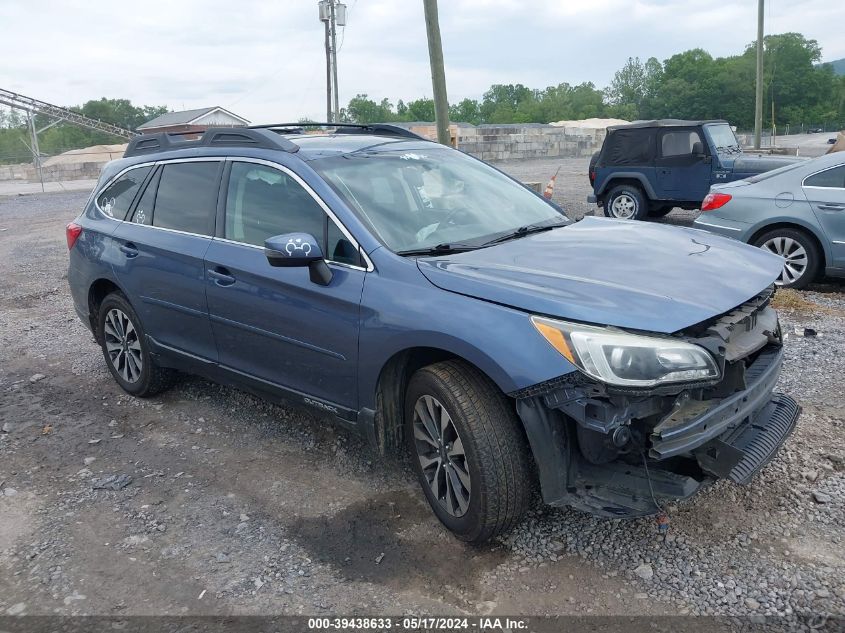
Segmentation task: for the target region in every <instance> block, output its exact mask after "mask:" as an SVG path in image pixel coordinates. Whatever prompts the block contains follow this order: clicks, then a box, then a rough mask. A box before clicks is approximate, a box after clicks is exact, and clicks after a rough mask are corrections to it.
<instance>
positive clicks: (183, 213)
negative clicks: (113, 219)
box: [113, 159, 224, 362]
mask: <svg viewBox="0 0 845 633" xmlns="http://www.w3.org/2000/svg"><path fill="white" fill-rule="evenodd" d="M223 164H224V162H223V161H222V160H220V159H189V160H181V161H172V162H166V163H163V164H161V165H159V166H158V167H157V171H156V173H155V174H154V175H153V177H152V179H151V180H150V181H149V183H148V184H147V186H146V189H145V190H144V192H143V194H142V195H141V197H140V198H139V200H138V202H137V204H135V207H134V211H133V212H132V214H131V216H130V218H129V220H128V221H126V222H123V223H122V224H121V225H120V226H119V227H118V228H117V230H116V231H115V232H114V234H113V238H114V239H115V240H116V241H117V243H118V248H119V250H120V256H119V259H118V260H117V263H116V264H115V273H116V275H117V278H118V280H119V281H120V283H121V284H122V286H123V287H124V288H125V289H126V291H127V292H128V293H129V300H130V301H131V302H132V305H133V307H134V308H135V309H136V310H137V312H138V314H139V316H140V317H141V322H142V323H143V324H144V329H145V330H146V332H147V335H148V336H150V337H151V338H152V339H153V342H154V343H155V344H156V345H158V346H160V347H164V348H171V349H172V350H176V351H178V352H182V353H186V354H189V355H191V356H195V357H198V358H199V359H202V360H203V361H206V362H214V361H215V360H216V357H217V348H216V346H215V344H214V337H213V335H212V332H211V324H210V322H209V319H208V304H207V302H206V298H205V284H204V279H205V268H204V265H203V258H204V256H205V252H206V250H207V249H208V246H209V244H210V243H211V235H212V234H213V233H214V225H215V215H216V208H217V195H218V192H219V187H220V174H221V172H222V168H223Z"/></svg>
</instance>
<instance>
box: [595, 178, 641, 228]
mask: <svg viewBox="0 0 845 633" xmlns="http://www.w3.org/2000/svg"><path fill="white" fill-rule="evenodd" d="M604 214H605V215H606V216H607V217H609V218H616V219H617V220H643V219H645V217H646V216H647V215H648V200H646V198H645V196H644V195H643V192H642V190H641V189H640V188H639V187H637V186H635V185H618V186H616V187H614V188H613V189H611V190H610V193H609V194H607V197H606V198H605V199H604Z"/></svg>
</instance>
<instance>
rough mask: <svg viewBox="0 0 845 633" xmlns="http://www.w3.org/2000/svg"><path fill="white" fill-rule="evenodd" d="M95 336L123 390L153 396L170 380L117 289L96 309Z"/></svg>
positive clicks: (142, 396)
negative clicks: (156, 361)
mask: <svg viewBox="0 0 845 633" xmlns="http://www.w3.org/2000/svg"><path fill="white" fill-rule="evenodd" d="M98 314H99V320H98V324H97V326H98V329H97V338H98V340H99V341H100V346H101V347H102V350H103V358H105V360H106V366H107V367H108V368H109V371H110V372H111V375H112V377H113V378H114V379H115V381H116V382H117V384H119V385H120V387H121V389H123V390H124V391H125V392H126V393H128V394H131V395H133V396H137V397H139V398H145V397H147V396H153V395H155V394H157V393H159V392H161V391H163V390H164V389H166V388H167V387H169V386H170V385H171V383H172V381H173V377H174V375H175V372H174V371H173V370H172V369H165V368H163V367H159V366H158V365H156V364H155V361H153V359H152V357H151V356H150V352H149V343H148V342H147V337H146V334H145V332H144V326H143V325H141V320H140V319H139V318H138V315H137V314H136V313H135V310H134V309H133V308H132V305H131V304H130V303H129V301H127V300H126V297H124V296H123V295H122V294H121V293H119V292H113V293H111V294H110V295H107V296H106V298H105V299H103V302H102V303H101V304H100V308H99V312H98Z"/></svg>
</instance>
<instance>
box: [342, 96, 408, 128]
mask: <svg viewBox="0 0 845 633" xmlns="http://www.w3.org/2000/svg"><path fill="white" fill-rule="evenodd" d="M340 120H341V121H346V122H348V123H387V122H389V121H395V120H396V114H395V113H394V112H393V106H392V105H391V103H390V101H388V100H387V99H382V100H381V102H379V103H376V102H375V101H373V100H372V99H370V98H369V97H368V96H367V95H365V94H359V95H355V96H354V97H353V98H352V99H350V100H349V104H348V105H347V106H346V108H343V109H341V111H340Z"/></svg>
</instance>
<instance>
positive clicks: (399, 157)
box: [312, 147, 569, 253]
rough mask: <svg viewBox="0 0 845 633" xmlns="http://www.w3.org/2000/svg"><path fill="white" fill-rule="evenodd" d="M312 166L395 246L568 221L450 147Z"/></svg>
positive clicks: (475, 241) (482, 237)
mask: <svg viewBox="0 0 845 633" xmlns="http://www.w3.org/2000/svg"><path fill="white" fill-rule="evenodd" d="M312 166H313V167H314V168H315V169H316V170H317V171H318V172H319V173H320V174H321V175H322V176H323V177H324V178H325V179H326V180H327V181H328V182H329V184H331V185H332V187H333V188H334V189H335V191H336V192H337V193H338V194H339V195H340V196H341V197H342V198H343V199H344V200H345V201H346V202H347V203H348V204H349V206H350V207H352V208H353V209H355V210H356V211H357V212H358V213H359V214H360V216H361V217H362V218H363V219H364V220H365V221H366V222H367V223H368V224H369V225H370V226H371V227H372V228H373V230H374V231H375V232H376V234H377V236H378V237H379V238H380V239H381V241H382V242H384V244H385V245H386V246H387V247H388V248H390V249H391V250H392V251H395V252H400V253H401V252H403V251H418V250H424V249H428V248H433V247H435V246H444V245H449V246H453V247H460V246H463V247H477V246H481V245H483V244H484V243H485V242H488V241H490V240H491V239H494V238H496V237H497V236H500V235H506V234H507V233H510V232H516V231H517V230H518V229H523V233H524V229H525V228H526V227H535V226H538V225H542V226H545V225H555V224H563V223H568V222H569V221H568V220H567V219H566V217H565V216H564V215H562V214H561V213H560V211H558V210H557V209H556V208H555V207H554V206H552V205H551V204H549V203H548V202H546V201H544V200H543V199H542V198H540V197H538V196H536V195H535V194H533V193H532V192H531V191H529V190H528V189H526V188H525V187H523V186H522V185H520V184H519V183H517V182H514V181H513V180H511V179H510V178H508V177H507V176H505V175H504V174H502V173H500V172H498V171H496V170H495V169H493V168H492V167H490V166H488V165H486V164H484V163H482V162H481V161H478V160H475V159H473V158H471V157H469V156H466V155H465V154H462V153H460V152H456V151H454V150H451V149H446V148H436V147H435V148H426V149H424V150H415V151H376V152H356V153H353V154H346V155H344V156H337V157H332V158H326V159H322V160H319V161H315V162H314V163H312ZM523 233H520V234H523Z"/></svg>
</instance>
